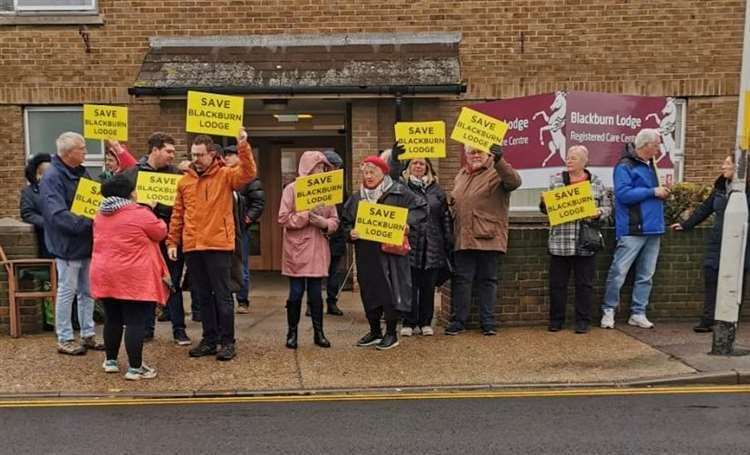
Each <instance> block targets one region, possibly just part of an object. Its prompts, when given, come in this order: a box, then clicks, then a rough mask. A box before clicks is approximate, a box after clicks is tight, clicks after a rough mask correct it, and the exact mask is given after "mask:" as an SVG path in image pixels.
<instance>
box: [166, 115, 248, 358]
mask: <svg viewBox="0 0 750 455" xmlns="http://www.w3.org/2000/svg"><path fill="white" fill-rule="evenodd" d="M212 144H213V141H212V140H211V138H210V137H208V136H203V135H200V136H196V137H195V139H193V145H192V146H191V148H190V158H191V161H192V163H191V165H190V168H189V169H188V171H187V173H186V174H185V176H184V177H183V178H182V179H181V180H180V182H179V183H178V184H177V197H176V199H175V203H174V209H173V210H172V219H171V222H170V225H169V236H168V237H167V252H168V255H169V258H170V259H172V260H176V259H177V247H178V246H180V245H181V246H182V251H183V252H184V253H185V262H186V263H187V268H188V273H190V285H191V287H192V289H193V291H195V292H196V293H197V294H198V297H199V298H200V301H201V303H202V306H201V319H202V322H203V338H202V339H201V342H200V344H199V345H198V346H197V347H195V348H193V349H191V350H190V356H191V357H203V356H207V355H214V354H215V355H216V358H217V359H218V360H231V359H232V358H234V356H235V341H234V302H233V300H232V292H231V291H230V277H231V268H232V252H233V251H234V245H235V242H234V236H235V230H234V215H233V212H232V207H233V203H234V198H233V196H232V192H233V191H236V190H239V189H240V188H242V187H243V186H244V185H246V184H247V183H249V182H250V180H252V179H253V178H255V175H256V168H255V160H254V159H253V155H252V153H251V152H250V145H249V144H248V142H247V133H246V132H245V130H244V128H243V129H241V130H240V133H239V136H238V138H237V152H238V155H239V158H240V164H239V166H236V167H231V168H230V167H227V166H224V162H223V160H221V158H220V157H218V156H217V155H216V152H215V151H212V147H211V145H212ZM217 345H221V349H220V350H217Z"/></svg>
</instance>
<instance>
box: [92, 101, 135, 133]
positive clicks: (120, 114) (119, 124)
mask: <svg viewBox="0 0 750 455" xmlns="http://www.w3.org/2000/svg"><path fill="white" fill-rule="evenodd" d="M83 137H85V138H86V139H114V140H116V141H127V140H128V108H127V107H121V106H107V105H103V104H84V105H83Z"/></svg>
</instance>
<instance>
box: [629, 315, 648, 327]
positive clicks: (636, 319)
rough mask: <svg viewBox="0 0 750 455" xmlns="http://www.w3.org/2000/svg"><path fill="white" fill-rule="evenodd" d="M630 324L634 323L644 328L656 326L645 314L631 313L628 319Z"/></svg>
mask: <svg viewBox="0 0 750 455" xmlns="http://www.w3.org/2000/svg"><path fill="white" fill-rule="evenodd" d="M628 324H630V325H634V326H636V327H640V328H642V329H653V328H654V324H652V323H651V321H649V320H648V319H646V315H645V314H631V315H630V319H628Z"/></svg>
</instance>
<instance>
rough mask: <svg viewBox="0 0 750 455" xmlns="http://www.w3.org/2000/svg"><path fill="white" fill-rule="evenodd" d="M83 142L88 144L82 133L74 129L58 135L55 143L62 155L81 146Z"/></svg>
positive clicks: (59, 153)
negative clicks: (75, 131)
mask: <svg viewBox="0 0 750 455" xmlns="http://www.w3.org/2000/svg"><path fill="white" fill-rule="evenodd" d="M81 144H83V145H86V140H85V139H84V138H83V136H81V135H80V134H78V133H74V132H72V131H67V132H65V133H62V134H61V135H59V136H57V140H56V141H55V145H57V154H58V155H61V156H62V155H67V154H68V152H69V151H71V150H73V149H74V148H76V147H80V145H81Z"/></svg>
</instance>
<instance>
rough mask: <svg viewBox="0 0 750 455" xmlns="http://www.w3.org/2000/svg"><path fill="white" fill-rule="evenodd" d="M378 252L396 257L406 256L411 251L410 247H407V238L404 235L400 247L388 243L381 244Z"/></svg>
mask: <svg viewBox="0 0 750 455" xmlns="http://www.w3.org/2000/svg"><path fill="white" fill-rule="evenodd" d="M380 251H382V252H383V253H386V254H394V255H396V256H406V255H408V254H409V252H410V251H411V245H409V236H408V235H406V234H404V241H403V242H401V245H392V244H390V243H381V244H380Z"/></svg>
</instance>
